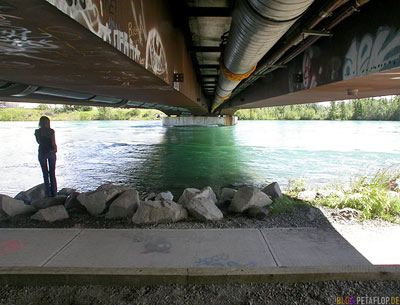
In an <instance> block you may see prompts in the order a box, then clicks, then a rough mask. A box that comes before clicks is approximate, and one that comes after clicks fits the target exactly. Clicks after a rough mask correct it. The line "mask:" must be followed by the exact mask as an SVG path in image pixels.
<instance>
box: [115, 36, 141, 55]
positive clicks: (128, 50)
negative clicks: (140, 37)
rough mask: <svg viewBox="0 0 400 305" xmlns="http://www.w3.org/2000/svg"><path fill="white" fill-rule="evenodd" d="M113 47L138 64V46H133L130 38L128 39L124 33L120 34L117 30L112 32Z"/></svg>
mask: <svg viewBox="0 0 400 305" xmlns="http://www.w3.org/2000/svg"><path fill="white" fill-rule="evenodd" d="M113 40H114V47H115V48H117V49H118V50H119V51H121V52H122V53H124V54H125V55H127V56H129V57H130V58H132V59H133V60H134V61H136V62H140V54H141V53H140V50H139V47H138V45H137V44H136V45H134V43H133V40H132V38H129V39H128V34H127V33H126V32H121V31H119V30H114V31H113Z"/></svg>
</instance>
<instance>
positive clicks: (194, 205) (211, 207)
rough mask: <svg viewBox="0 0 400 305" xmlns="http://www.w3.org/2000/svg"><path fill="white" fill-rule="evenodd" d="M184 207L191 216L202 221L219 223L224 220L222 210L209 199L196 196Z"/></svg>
mask: <svg viewBox="0 0 400 305" xmlns="http://www.w3.org/2000/svg"><path fill="white" fill-rule="evenodd" d="M184 207H185V208H186V209H187V210H188V212H189V214H190V215H191V216H193V217H194V218H196V219H199V220H202V221H217V220H221V219H222V218H224V215H223V214H222V212H221V210H220V209H218V208H217V206H216V205H215V203H214V202H213V201H212V200H210V199H208V198H207V197H202V196H195V197H193V198H192V200H190V202H189V203H187V204H186V205H184Z"/></svg>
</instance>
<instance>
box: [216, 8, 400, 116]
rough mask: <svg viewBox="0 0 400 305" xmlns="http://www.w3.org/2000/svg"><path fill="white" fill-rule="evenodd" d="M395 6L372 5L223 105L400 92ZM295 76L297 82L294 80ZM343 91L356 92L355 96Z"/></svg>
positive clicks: (399, 43) (229, 108)
mask: <svg viewBox="0 0 400 305" xmlns="http://www.w3.org/2000/svg"><path fill="white" fill-rule="evenodd" d="M399 10H400V2H399V1H397V0H387V1H385V5H381V3H380V1H371V2H370V3H368V5H366V6H365V7H363V9H362V10H361V11H360V12H358V13H356V14H355V15H354V16H353V17H352V18H350V19H348V20H346V21H344V22H343V23H341V24H340V25H339V26H337V27H335V28H334V30H332V34H333V37H332V38H323V39H320V40H319V41H318V43H316V44H315V45H313V46H312V47H310V48H308V49H307V50H306V51H305V52H304V53H302V54H301V55H299V56H298V57H296V58H295V59H294V60H292V61H291V62H289V63H288V64H287V68H285V69H278V70H275V71H274V72H272V73H269V74H266V75H265V76H263V78H260V79H259V80H258V81H256V82H255V83H254V84H252V86H251V87H248V88H247V89H246V90H244V91H242V92H241V93H240V94H238V95H237V96H235V97H234V98H233V99H232V101H230V102H228V103H227V105H226V106H225V107H226V110H225V111H224V112H222V113H232V111H234V110H236V109H239V108H258V107H266V106H275V105H288V104H299V103H311V102H320V101H331V100H343V99H351V98H357V97H359V98H362V97H371V96H382V95H394V94H400V78H399V77H400V19H399V18H398V12H399ZM298 75H300V76H301V77H300V78H297V76H298ZM348 89H358V95H357V96H350V95H348V92H347V91H348Z"/></svg>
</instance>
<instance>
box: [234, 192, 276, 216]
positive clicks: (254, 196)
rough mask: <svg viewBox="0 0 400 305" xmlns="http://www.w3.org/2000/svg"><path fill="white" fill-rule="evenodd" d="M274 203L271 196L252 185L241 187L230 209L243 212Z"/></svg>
mask: <svg viewBox="0 0 400 305" xmlns="http://www.w3.org/2000/svg"><path fill="white" fill-rule="evenodd" d="M270 204H272V200H271V198H269V196H268V195H267V194H265V193H264V192H262V191H260V190H259V189H257V188H255V187H251V186H247V187H242V188H240V189H239V190H238V191H237V192H236V194H235V196H234V197H233V200H232V203H231V204H230V205H229V211H231V212H237V213H241V212H243V211H245V210H247V209H249V208H251V207H264V206H267V205H270Z"/></svg>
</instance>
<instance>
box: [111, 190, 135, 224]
mask: <svg viewBox="0 0 400 305" xmlns="http://www.w3.org/2000/svg"><path fill="white" fill-rule="evenodd" d="M139 204H140V199H139V193H138V192H137V191H136V190H127V191H125V192H123V193H122V194H121V195H119V196H118V197H117V199H115V200H114V201H113V202H112V203H111V205H110V209H109V210H108V213H107V214H106V218H111V219H118V218H131V217H132V216H133V214H134V213H135V212H136V210H137V208H138V206H139Z"/></svg>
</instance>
